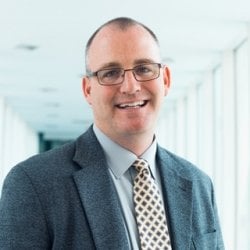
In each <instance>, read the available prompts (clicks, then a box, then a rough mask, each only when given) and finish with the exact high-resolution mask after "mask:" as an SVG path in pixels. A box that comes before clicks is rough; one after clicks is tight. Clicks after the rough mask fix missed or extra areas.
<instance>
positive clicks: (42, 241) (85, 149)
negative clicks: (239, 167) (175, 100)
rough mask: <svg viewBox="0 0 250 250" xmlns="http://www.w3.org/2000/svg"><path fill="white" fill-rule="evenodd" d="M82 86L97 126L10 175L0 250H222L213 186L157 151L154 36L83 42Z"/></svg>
mask: <svg viewBox="0 0 250 250" xmlns="http://www.w3.org/2000/svg"><path fill="white" fill-rule="evenodd" d="M82 87H83V93H84V95H85V97H86V100H87V101H88V103H89V104H90V106H91V108H92V110H93V114H94V125H93V126H91V127H90V128H89V129H88V131H86V132H85V133H84V134H83V135H82V136H80V137H79V138H78V139H77V140H76V141H74V142H72V143H69V144H66V145H64V146H62V147H60V148H57V149H54V150H51V151H48V152H46V153H43V154H40V155H38V156H35V157H32V158H31V159H28V160H27V161H24V162H22V163H20V164H19V165H18V166H16V167H14V168H13V169H12V171H11V172H10V173H9V175H8V177H7V178H6V180H5V183H4V187H3V192H2V198H1V202H0V249H88V250H89V249H102V250H104V249H109V250H110V249H114V250H118V249H124V250H125V249H126V250H127V249H180V250H184V249H209V250H212V249H224V247H223V242H222V236H221V231H220V226H219V222H218V215H217V211H216V204H215V199H214V193H213V187H212V184H211V181H210V179H209V178H208V177H207V176H206V175H205V174H204V173H202V172H201V171H200V170H199V169H198V168H196V167H195V166H193V165H192V164H190V163H189V162H187V161H185V160H183V159H181V158H179V157H177V156H175V155H173V154H172V153H170V152H168V151H166V150H164V149H163V148H161V147H160V146H159V145H157V142H156V140H157V138H155V134H154V130H155V125H156V120H157V116H158V113H159V110H160V108H161V104H162V101H163V99H164V97H165V96H166V95H167V93H168V90H169V87H170V73H169V69H168V68H167V67H166V66H164V65H162V64H161V58H160V52H159V45H158V40H157V38H156V36H155V35H154V33H153V32H152V31H151V30H149V29H148V28H147V27H145V26H144V25H142V24H140V23H138V22H136V21H134V20H132V19H129V18H117V19H114V20H111V21H109V22H108V23H105V24H104V25H103V26H101V27H100V28H99V29H98V30H97V31H96V32H95V33H94V34H93V35H92V37H91V38H90V39H89V41H88V43H87V46H86V76H85V77H84V78H83V84H82ZM148 164H149V165H148ZM138 172H139V174H138ZM138 190H139V193H138ZM148 190H150V192H148ZM151 194H153V196H152V195H151ZM149 203H150V204H149ZM154 204H157V205H156V206H155V205H154ZM151 205H152V206H151ZM155 215H156V216H157V218H156V217H155Z"/></svg>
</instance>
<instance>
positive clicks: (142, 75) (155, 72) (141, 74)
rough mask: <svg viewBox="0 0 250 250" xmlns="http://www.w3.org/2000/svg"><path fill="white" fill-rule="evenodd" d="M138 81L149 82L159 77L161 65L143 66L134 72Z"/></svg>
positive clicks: (137, 67) (136, 68)
mask: <svg viewBox="0 0 250 250" xmlns="http://www.w3.org/2000/svg"><path fill="white" fill-rule="evenodd" d="M133 72H134V76H135V78H136V80H137V81H149V80H153V79H155V78H157V77H159V74H160V65H159V64H157V63H151V64H142V65H139V66H136V67H135V68H134V70H133Z"/></svg>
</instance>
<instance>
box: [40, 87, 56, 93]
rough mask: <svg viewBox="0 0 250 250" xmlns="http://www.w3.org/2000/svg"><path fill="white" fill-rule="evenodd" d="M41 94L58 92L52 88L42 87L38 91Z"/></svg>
mask: <svg viewBox="0 0 250 250" xmlns="http://www.w3.org/2000/svg"><path fill="white" fill-rule="evenodd" d="M39 90H40V91H41V92H44V93H50V92H57V91H58V90H57V89H56V88H52V87H43V88H40V89H39Z"/></svg>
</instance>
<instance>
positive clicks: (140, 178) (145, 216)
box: [133, 159, 172, 250]
mask: <svg viewBox="0 0 250 250" xmlns="http://www.w3.org/2000/svg"><path fill="white" fill-rule="evenodd" d="M133 166H134V167H135V169H136V170H137V172H138V173H137V175H136V177H135V179H134V203H135V214H136V220H137V225H138V230H139V235H140V242H141V249H142V250H171V249H172V248H171V244H170V237H169V232H168V227H167V223H166V215H165V212H164V208H163V202H162V200H161V196H160V193H159V189H158V187H157V185H156V184H155V182H154V179H153V178H152V177H151V174H150V171H149V168H148V163H147V161H145V160H143V159H137V160H136V161H135V162H134V164H133Z"/></svg>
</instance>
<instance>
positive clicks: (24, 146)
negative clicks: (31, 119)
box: [0, 97, 38, 190]
mask: <svg viewBox="0 0 250 250" xmlns="http://www.w3.org/2000/svg"><path fill="white" fill-rule="evenodd" d="M0 121H1V122H0V190H1V187H2V183H3V179H4V177H5V176H6V174H7V173H8V172H9V170H10V169H11V168H12V167H13V166H14V165H15V164H17V163H18V162H20V161H22V160H24V159H26V158H27V157H29V156H31V155H34V154H36V153H37V152H38V136H37V134H36V133H35V132H34V131H33V130H32V129H30V128H29V126H28V125H27V124H26V123H25V122H24V121H23V120H22V119H21V118H20V117H19V115H17V114H16V113H15V112H14V111H13V110H12V109H11V107H10V106H8V105H7V104H6V102H5V100H4V98H2V97H0Z"/></svg>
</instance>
